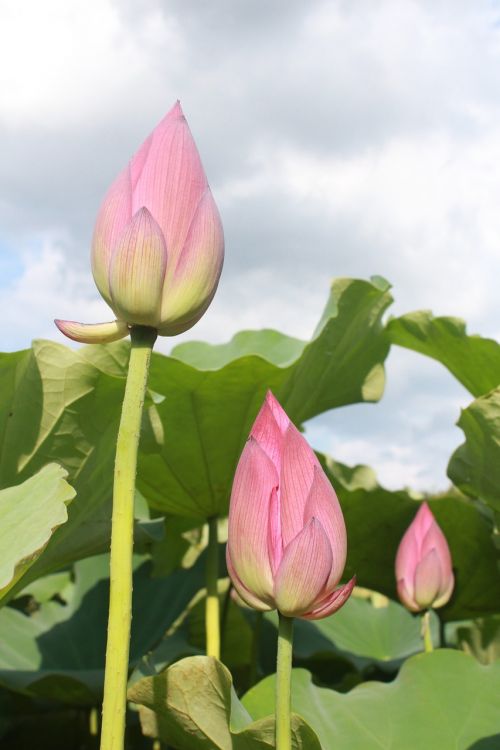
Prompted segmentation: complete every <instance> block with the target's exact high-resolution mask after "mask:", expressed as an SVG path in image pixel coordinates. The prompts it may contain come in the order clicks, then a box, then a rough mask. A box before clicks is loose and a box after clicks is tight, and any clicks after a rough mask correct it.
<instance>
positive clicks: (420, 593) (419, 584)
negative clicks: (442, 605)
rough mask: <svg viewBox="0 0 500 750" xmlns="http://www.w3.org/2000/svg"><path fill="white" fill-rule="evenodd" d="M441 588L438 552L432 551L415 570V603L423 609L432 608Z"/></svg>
mask: <svg viewBox="0 0 500 750" xmlns="http://www.w3.org/2000/svg"><path fill="white" fill-rule="evenodd" d="M440 588H441V569H440V565H439V557H438V554H437V552H436V550H434V549H433V550H431V551H430V552H428V553H427V554H426V556H425V557H424V558H423V559H422V560H421V561H420V562H419V564H418V565H417V567H416V569H415V593H414V595H413V597H414V599H415V601H416V602H417V604H418V605H419V607H420V608H421V609H426V608H427V607H430V606H431V604H432V603H433V602H434V600H435V599H436V598H437V596H438V594H439V591H440Z"/></svg>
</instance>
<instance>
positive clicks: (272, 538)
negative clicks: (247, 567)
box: [267, 489, 283, 577]
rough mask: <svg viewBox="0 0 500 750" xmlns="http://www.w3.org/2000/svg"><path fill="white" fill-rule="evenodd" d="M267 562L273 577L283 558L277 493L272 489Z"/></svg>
mask: <svg viewBox="0 0 500 750" xmlns="http://www.w3.org/2000/svg"><path fill="white" fill-rule="evenodd" d="M267 544H268V551H269V560H270V562H271V570H272V574H273V577H274V576H275V575H276V572H277V570H278V568H279V566H280V563H281V559H282V557H283V539H282V536H281V511H280V502H279V498H278V492H277V490H276V489H273V491H272V494H271V502H270V503H269V526H268V537H267Z"/></svg>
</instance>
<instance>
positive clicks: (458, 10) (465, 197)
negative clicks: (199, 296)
mask: <svg viewBox="0 0 500 750" xmlns="http://www.w3.org/2000/svg"><path fill="white" fill-rule="evenodd" d="M499 24H500V3H499V2H485V1H483V0H474V2H472V0H470V1H467V2H466V1H465V0H449V1H446V0H442V1H440V0H429V1H428V2H427V1H426V0H420V1H414V2H410V1H409V0H378V1H377V2H374V0H328V1H327V2H321V1H319V0H307V1H304V0H303V1H301V2H299V1H298V0H286V2H285V1H284V0H283V2H278V1H277V0H276V1H275V2H273V1H272V0H251V1H250V0H211V1H210V2H202V1H201V0H198V1H196V2H195V0H170V1H168V0H43V2H40V0H23V2H19V0H0V150H1V159H0V309H1V310H2V313H3V315H4V321H5V317H6V320H7V325H5V322H4V325H3V327H2V331H3V334H2V342H1V348H2V349H4V350H13V349H18V348H22V347H25V346H28V345H29V343H30V341H31V339H33V338H40V337H50V338H53V339H56V340H59V341H61V342H62V341H63V337H62V335H60V334H59V333H58V332H57V331H56V330H55V329H54V327H53V324H52V319H53V318H54V317H61V318H69V319H74V320H82V321H85V322H91V321H101V320H107V319H109V317H110V314H109V310H108V308H107V307H106V305H105V303H104V302H103V301H102V300H101V299H100V298H99V295H98V293H97V291H96V289H95V287H94V284H93V281H92V276H91V273H90V268H89V259H88V256H89V245H90V238H91V235H92V230H93V224H94V220H95V216H96V212H97V209H98V206H99V203H100V201H101V199H102V196H103V194H104V192H105V190H106V188H107V186H108V185H109V184H110V182H111V181H112V180H113V179H114V177H115V176H116V175H117V173H118V172H119V171H120V170H121V168H122V167H123V166H124V164H125V163H126V161H127V160H128V159H129V158H130V156H131V155H132V154H133V153H134V151H135V150H136V148H137V147H138V146H139V145H140V143H141V142H142V141H143V140H144V138H145V137H146V136H147V135H148V134H149V132H150V131H151V129H152V128H153V127H154V125H156V123H157V122H158V121H159V120H160V119H161V117H162V116H163V115H164V114H165V112H166V111H167V110H168V109H169V108H170V107H171V106H172V104H173V103H174V101H175V100H176V99H177V98H179V99H180V100H181V103H182V106H183V109H184V112H185V114H186V117H187V119H188V121H189V124H190V126H191V130H192V132H193V135H194V137H195V139H196V142H197V144H198V147H199V150H200V153H201V156H202V160H203V162H204V165H205V169H206V172H207V175H208V179H209V181H210V184H211V186H212V190H213V193H214V196H215V199H216V201H217V203H218V205H219V208H220V211H221V214H222V218H223V223H224V228H225V235H226V265H225V268H224V272H223V276H222V280H221V284H220V287H219V291H218V293H217V295H216V298H215V301H214V303H213V305H212V307H211V308H210V310H209V311H208V313H207V314H206V316H205V317H204V318H203V319H202V321H201V322H200V323H199V324H198V325H197V326H196V327H195V328H194V329H193V330H192V331H190V332H189V333H188V334H187V335H186V336H185V337H183V338H191V339H205V340H209V341H224V340H227V339H228V338H229V337H230V336H231V335H232V334H233V333H235V332H236V331H237V330H240V329H242V328H259V327H274V328H277V329H278V330H283V331H285V332H287V333H289V334H292V335H296V336H299V337H304V338H307V337H309V336H310V334H311V333H312V330H313V328H314V326H315V324H316V323H317V321H318V318H319V316H320V313H321V310H322V307H323V305H324V304H325V301H326V298H327V295H328V290H329V284H330V279H331V278H332V277H334V276H356V277H360V278H368V277H369V276H370V275H372V274H379V275H382V276H385V277H386V278H387V279H388V280H389V281H390V282H391V283H392V284H393V292H394V296H395V300H396V301H395V304H394V306H393V307H392V308H391V313H392V314H401V313H403V312H407V311H410V310H415V309H421V308H431V309H432V310H433V311H434V312H435V313H436V314H451V315H457V316H460V317H463V318H465V319H466V320H467V322H468V327H469V331H470V332H478V333H481V334H483V335H488V336H493V337H498V336H499V335H500V322H499V321H500V302H499V300H500V295H499V292H498V288H499V279H500V273H499V270H500V268H499V266H500V263H499V258H500V25H499ZM65 343H67V341H65ZM172 343H175V342H172V341H171V340H170V339H163V340H162V342H161V346H160V347H159V348H160V349H161V350H162V351H164V352H168V350H169V348H170V347H171V345H172ZM387 376H388V382H387V390H386V395H385V396H384V399H383V401H382V403H381V404H379V405H376V406H372V405H360V406H355V407H348V408H345V409H341V410H337V411H335V412H332V413H330V414H329V415H326V416H323V417H321V418H320V419H318V420H314V421H313V422H311V423H310V424H309V425H308V436H309V438H310V439H311V441H312V442H313V444H314V445H315V447H317V448H320V449H323V450H327V451H329V452H330V453H332V455H334V456H335V457H336V458H338V459H340V460H344V461H347V462H349V463H358V462H366V463H370V464H371V465H372V466H374V468H375V469H376V470H377V473H378V475H379V478H380V479H381V481H382V482H383V483H384V484H385V485H387V486H389V487H398V486H401V485H411V486H414V487H417V488H420V489H423V488H428V489H432V490H434V489H437V488H442V487H445V486H446V484H447V480H446V475H445V470H446V464H447V460H448V457H449V455H450V453H451V451H452V450H453V449H454V448H455V447H456V446H457V445H458V444H459V443H460V442H461V439H462V433H461V432H460V430H458V429H457V428H456V427H455V426H454V422H455V421H456V419H457V418H458V415H459V410H460V407H461V406H465V405H466V404H467V403H468V402H469V401H470V398H469V396H468V395H467V394H466V393H465V391H464V390H463V389H462V388H461V387H460V386H458V385H457V384H455V382H454V381H453V379H452V377H451V376H450V375H448V373H446V372H445V371H444V370H443V369H442V368H440V366H439V365H437V364H436V363H434V362H432V361H430V360H425V359H424V358H422V357H420V356H417V355H415V354H412V353H411V352H406V351H402V350H396V349H394V351H393V353H392V354H391V356H390V358H389V360H388V364H387Z"/></svg>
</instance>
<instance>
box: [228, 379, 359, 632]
mask: <svg viewBox="0 0 500 750" xmlns="http://www.w3.org/2000/svg"><path fill="white" fill-rule="evenodd" d="M346 554H347V535H346V529H345V524H344V518H343V516H342V511H341V509H340V505H339V502H338V500H337V496H336V495H335V492H334V490H333V487H332V486H331V484H330V482H329V481H328V479H327V477H326V476H325V473H324V472H323V470H322V468H321V466H320V464H319V461H318V459H317V458H316V456H315V454H314V452H313V450H312V449H311V448H310V447H309V445H308V444H307V442H306V440H305V438H304V437H303V436H302V435H301V434H300V432H299V431H298V430H297V428H296V427H295V426H294V425H293V424H292V422H291V421H290V419H289V418H288V417H287V415H286V413H285V412H284V411H283V409H282V408H281V406H280V405H279V403H278V402H277V400H276V399H275V398H274V396H273V395H272V393H270V392H268V394H267V396H266V399H265V401H264V404H263V406H262V408H261V410H260V412H259V414H258V416H257V419H256V420H255V423H254V425H253V427H252V430H251V433H250V437H249V439H248V441H247V443H246V445H245V448H244V449H243V453H242V454H241V458H240V460H239V463H238V467H237V469H236V474H235V477H234V483H233V489H232V493H231V503H230V507H229V530H228V543H227V553H226V558H227V567H228V571H229V575H230V576H231V580H232V582H233V585H234V587H235V589H236V590H237V592H238V593H239V595H240V596H241V598H242V599H243V600H244V601H245V602H246V603H247V604H249V605H250V606H252V607H254V608H255V609H259V610H269V609H278V610H279V611H280V612H281V613H282V614H284V615H287V616H289V617H303V618H306V619H309V620H316V619H319V618H321V617H327V616H328V615H330V614H332V613H333V612H335V611H336V610H337V609H339V608H340V607H341V606H342V605H343V604H344V602H345V601H346V600H347V599H348V597H349V596H350V594H351V591H352V589H353V587H354V583H355V579H354V578H352V579H351V580H350V581H349V583H347V584H345V585H343V586H340V587H339V588H336V587H337V584H338V582H339V581H340V578H341V576H342V573H343V570H344V565H345V561H346Z"/></svg>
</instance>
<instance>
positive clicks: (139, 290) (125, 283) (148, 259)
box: [109, 208, 167, 328]
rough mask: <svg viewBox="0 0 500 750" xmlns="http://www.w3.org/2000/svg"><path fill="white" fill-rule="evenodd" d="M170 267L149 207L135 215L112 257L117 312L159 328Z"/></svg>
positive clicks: (161, 238) (111, 283)
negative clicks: (162, 300)
mask: <svg viewBox="0 0 500 750" xmlns="http://www.w3.org/2000/svg"><path fill="white" fill-rule="evenodd" d="M166 267H167V248H166V245H165V239H164V237H163V235H162V232H161V229H160V227H159V226H158V224H157V223H156V221H155V219H154V218H153V217H152V216H151V214H150V213H149V211H148V210H147V209H146V208H142V209H141V210H140V211H138V212H137V213H136V214H135V215H134V216H133V218H132V221H131V222H130V223H129V224H128V226H127V227H126V229H125V231H124V232H123V233H122V235H121V236H120V238H119V240H118V242H117V245H116V247H115V249H114V251H113V255H112V256H111V263H110V268H109V280H110V292H111V299H112V302H113V305H112V306H113V309H114V310H115V312H116V314H117V315H118V316H119V317H120V318H123V319H125V320H127V321H129V322H133V323H134V324H140V325H146V326H152V327H154V328H157V327H158V325H159V322H160V308H161V294H162V288H163V280H164V277H165V270H166Z"/></svg>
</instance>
